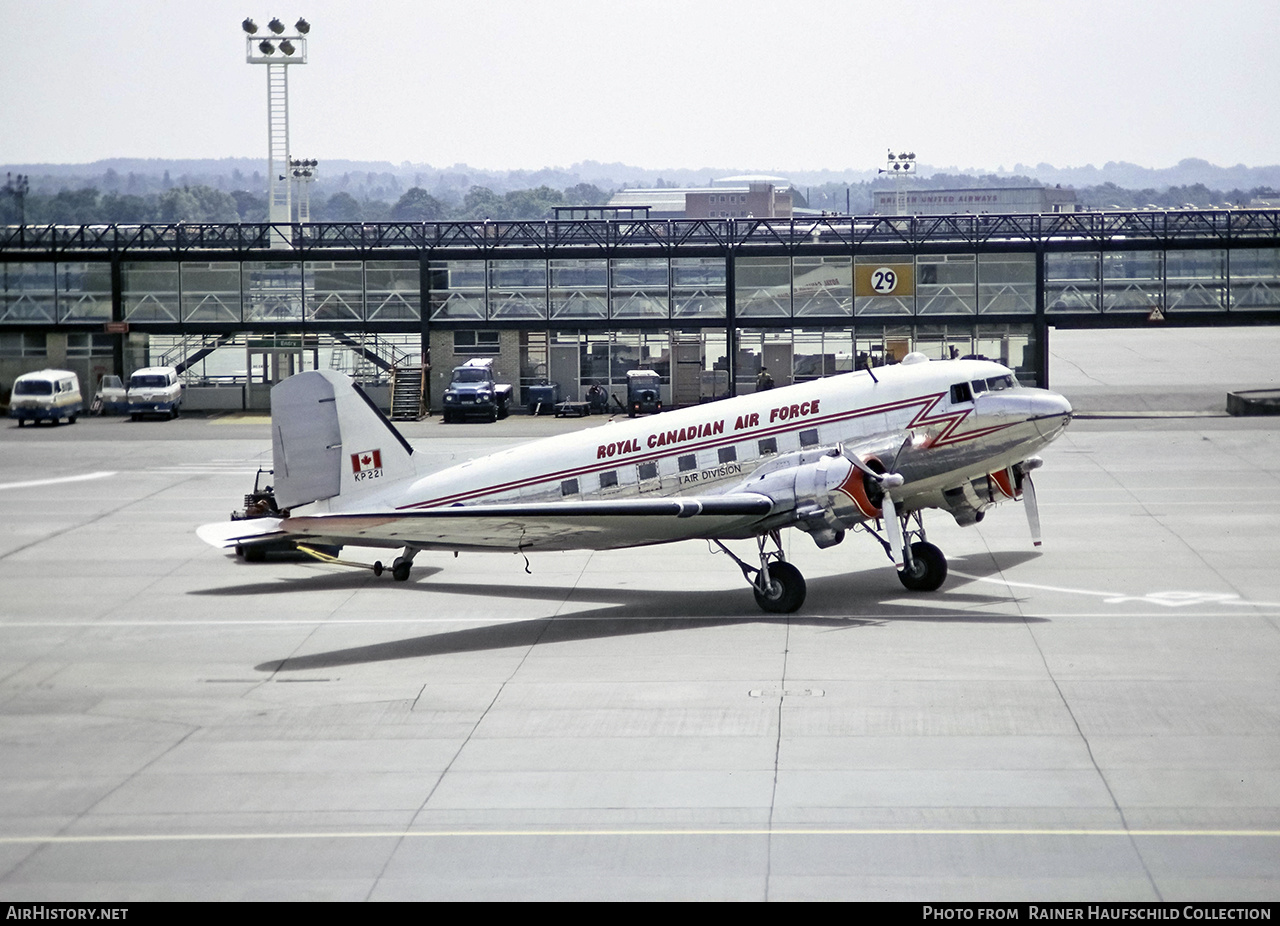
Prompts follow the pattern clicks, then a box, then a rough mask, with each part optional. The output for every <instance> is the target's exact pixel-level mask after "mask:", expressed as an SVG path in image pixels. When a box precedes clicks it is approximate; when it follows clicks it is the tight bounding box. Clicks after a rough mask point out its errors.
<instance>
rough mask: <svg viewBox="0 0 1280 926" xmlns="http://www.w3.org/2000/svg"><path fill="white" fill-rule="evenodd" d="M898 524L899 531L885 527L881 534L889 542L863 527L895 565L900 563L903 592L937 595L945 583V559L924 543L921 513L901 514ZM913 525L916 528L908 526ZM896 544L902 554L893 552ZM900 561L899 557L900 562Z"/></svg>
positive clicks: (932, 547)
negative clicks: (885, 535)
mask: <svg viewBox="0 0 1280 926" xmlns="http://www.w3.org/2000/svg"><path fill="white" fill-rule="evenodd" d="M885 514H886V518H887V516H888V512H887V511H886V512H885ZM895 517H897V516H896V515H895ZM899 521H900V523H901V527H900V528H899V529H898V530H894V529H893V528H895V527H899V525H898V524H893V525H889V524H886V525H885V531H884V532H885V534H887V535H888V539H886V538H885V537H882V536H881V535H880V534H879V533H877V532H876V531H875V529H873V528H872V527H871V526H870V525H869V524H864V525H862V526H863V528H864V529H865V530H866V531H867V533H869V534H871V536H873V537H875V538H876V539H877V540H879V541H880V544H881V545H882V546H883V547H884V552H885V553H886V554H887V555H888V557H889V559H890V560H893V562H894V563H895V565H896V564H898V563H899V562H901V565H900V566H898V581H899V582H901V583H902V584H903V586H904V587H905V588H907V589H909V590H910V591H913V592H936V591H937V590H938V589H940V588H941V587H942V583H943V582H945V581H946V580H947V558H946V557H945V556H944V555H943V554H942V551H941V550H939V549H938V548H937V547H935V546H934V545H933V544H931V543H929V542H928V541H927V540H926V539H925V533H924V520H923V519H922V518H921V517H920V512H918V511H913V512H911V513H910V514H904V515H902V516H900V517H899ZM913 522H914V524H915V527H912V526H911V525H912V523H913ZM895 541H896V542H897V543H900V544H901V545H902V547H901V551H898V550H895V546H897V543H895ZM899 557H901V559H900V560H899Z"/></svg>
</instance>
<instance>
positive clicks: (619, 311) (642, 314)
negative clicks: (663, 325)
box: [609, 258, 670, 318]
mask: <svg viewBox="0 0 1280 926" xmlns="http://www.w3.org/2000/svg"><path fill="white" fill-rule="evenodd" d="M668 272H669V270H668V265H667V261H666V259H665V258H619V259H615V260H611V261H609V278H610V279H609V313H610V315H611V316H612V317H613V318H666V317H667V315H668V314H669V309H668V306H669V303H670V287H669V284H668Z"/></svg>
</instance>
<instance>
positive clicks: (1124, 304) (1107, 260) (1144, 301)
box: [1102, 251, 1164, 312]
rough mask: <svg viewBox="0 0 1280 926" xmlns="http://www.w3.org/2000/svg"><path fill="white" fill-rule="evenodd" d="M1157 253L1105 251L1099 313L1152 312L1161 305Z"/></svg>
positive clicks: (1161, 273) (1160, 268) (1161, 282)
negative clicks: (1100, 311) (1100, 310)
mask: <svg viewBox="0 0 1280 926" xmlns="http://www.w3.org/2000/svg"><path fill="white" fill-rule="evenodd" d="M1162 258H1163V254H1162V253H1161V252H1160V251H1108V252H1107V253H1105V254H1103V255H1102V311H1104V312H1151V311H1152V310H1153V309H1156V308H1163V306H1164V268H1163V260H1162Z"/></svg>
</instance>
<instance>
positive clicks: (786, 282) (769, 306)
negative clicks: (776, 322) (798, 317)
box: [733, 257, 791, 318]
mask: <svg viewBox="0 0 1280 926" xmlns="http://www.w3.org/2000/svg"><path fill="white" fill-rule="evenodd" d="M733 298H734V306H735V307H736V310H737V313H738V317H739V318H787V317H789V316H790V315H791V259H790V258H788V257H739V258H738V259H737V260H736V261H734V291H733Z"/></svg>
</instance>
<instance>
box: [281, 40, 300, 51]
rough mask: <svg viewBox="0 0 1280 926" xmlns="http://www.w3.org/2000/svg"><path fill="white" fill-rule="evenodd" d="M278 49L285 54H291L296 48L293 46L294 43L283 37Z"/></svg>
mask: <svg viewBox="0 0 1280 926" xmlns="http://www.w3.org/2000/svg"><path fill="white" fill-rule="evenodd" d="M280 50H281V51H282V52H284V53H285V54H286V55H292V54H293V53H294V52H295V51H297V50H298V49H297V48H295V47H294V44H293V43H292V42H290V41H289V40H288V39H285V40H284V41H283V42H281V43H280Z"/></svg>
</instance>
